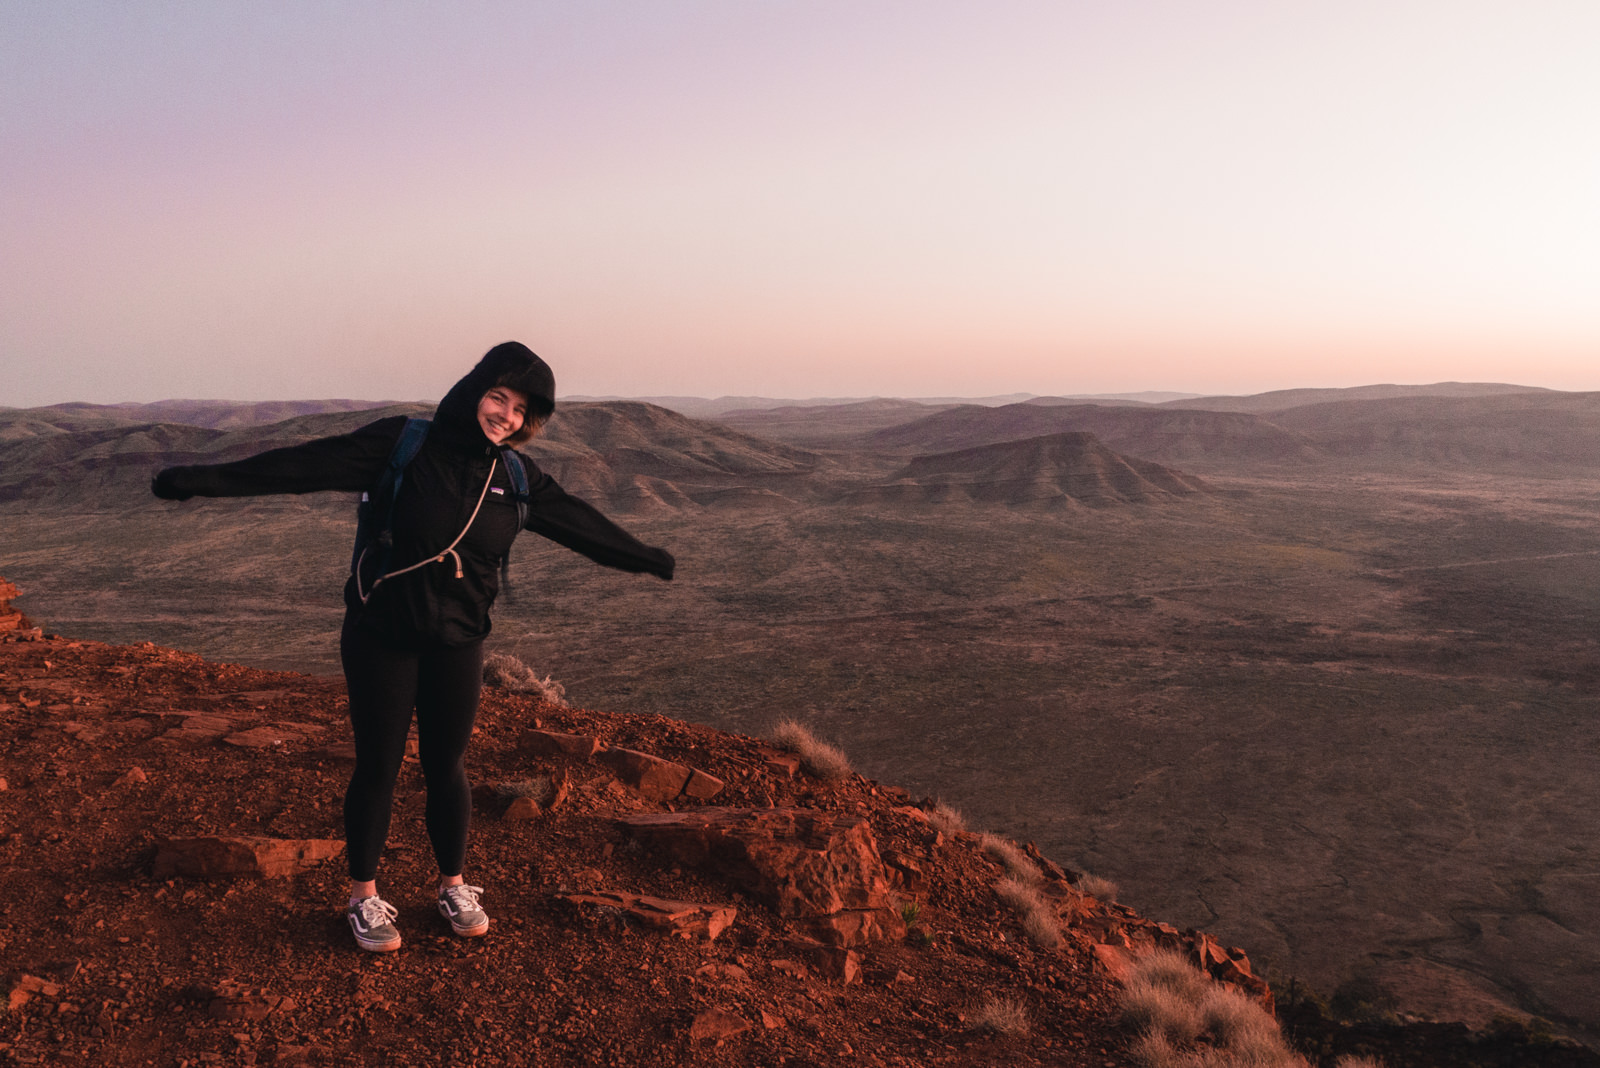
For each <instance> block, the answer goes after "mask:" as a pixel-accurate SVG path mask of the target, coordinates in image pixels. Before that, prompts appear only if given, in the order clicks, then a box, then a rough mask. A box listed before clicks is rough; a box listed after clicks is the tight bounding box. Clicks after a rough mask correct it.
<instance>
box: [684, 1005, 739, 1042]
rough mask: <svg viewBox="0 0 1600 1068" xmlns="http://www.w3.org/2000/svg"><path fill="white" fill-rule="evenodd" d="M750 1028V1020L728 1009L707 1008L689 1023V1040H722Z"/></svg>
mask: <svg viewBox="0 0 1600 1068" xmlns="http://www.w3.org/2000/svg"><path fill="white" fill-rule="evenodd" d="M748 1030H750V1021H749V1020H746V1019H745V1018H744V1017H743V1016H740V1015H739V1014H738V1013H736V1012H733V1011H732V1010H730V1009H707V1010H706V1011H705V1012H702V1013H701V1014H700V1015H698V1016H696V1017H695V1018H694V1022H693V1023H691V1024H690V1025H689V1041H691V1042H722V1041H723V1040H725V1039H729V1038H733V1037H734V1036H735V1035H742V1034H744V1033H745V1032H746V1031H748Z"/></svg>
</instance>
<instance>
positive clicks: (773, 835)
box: [618, 808, 893, 944]
mask: <svg viewBox="0 0 1600 1068" xmlns="http://www.w3.org/2000/svg"><path fill="white" fill-rule="evenodd" d="M618 822H619V823H620V824H621V825H622V827H623V829H624V830H625V831H626V832H627V833H628V834H630V835H631V836H633V837H634V838H636V839H638V840H639V841H641V842H643V843H644V844H645V845H647V846H650V847H651V848H652V849H655V850H656V851H657V852H660V853H663V854H665V855H667V856H668V857H670V858H671V859H672V860H674V861H675V862H677V863H681V864H685V865H688V866H692V867H703V868H707V869H710V870H713V871H716V872H717V873H719V874H720V875H722V876H723V877H724V878H727V879H729V880H730V881H732V882H734V883H735V884H737V885H739V886H741V887H743V888H744V889H746V890H748V891H750V892H751V893H753V894H755V895H757V896H758V897H760V898H761V899H763V900H764V901H766V902H767V903H769V904H770V905H771V906H772V907H773V908H774V909H775V910H776V911H777V912H778V913H779V915H782V916H787V917H791V918H807V919H814V918H821V917H831V916H836V915H839V914H841V913H845V912H856V911H867V910H871V911H881V912H883V913H886V914H889V915H888V916H886V917H885V919H884V920H883V921H882V922H881V923H880V924H861V923H850V924H843V925H840V926H842V927H843V928H844V929H843V931H841V932H836V933H834V934H833V935H832V936H831V937H830V940H832V939H838V940H839V944H853V943H854V942H855V941H856V940H865V939H866V938H870V937H871V936H872V935H873V934H876V933H878V932H881V931H883V930H884V929H885V927H886V926H892V924H893V920H892V914H893V909H892V907H891V905H892V902H891V901H890V897H889V876H888V872H887V870H886V869H885V867H884V864H883V861H882V859H881V858H880V857H879V856H878V847H877V843H876V842H875V841H874V839H873V836H872V828H871V826H870V825H869V824H868V823H867V821H866V820H864V819H862V818H860V817H858V816H843V815H836V814H832V813H826V812H814V811H808V810H803V809H750V808H710V809H696V810H693V811H690V812H669V813H659V814H641V815H637V816H624V817H622V818H621V819H620V820H619V821H618Z"/></svg>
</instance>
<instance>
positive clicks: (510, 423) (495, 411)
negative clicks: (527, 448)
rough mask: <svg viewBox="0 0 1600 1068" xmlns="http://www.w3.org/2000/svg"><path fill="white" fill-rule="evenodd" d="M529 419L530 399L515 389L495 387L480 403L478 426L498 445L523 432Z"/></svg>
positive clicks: (485, 435)
mask: <svg viewBox="0 0 1600 1068" xmlns="http://www.w3.org/2000/svg"><path fill="white" fill-rule="evenodd" d="M527 418H528V398H527V397H524V396H523V395H522V394H521V393H518V392H517V391H516V390H514V389H509V388H507V387H505V386H495V387H494V388H493V389H491V390H490V391H489V392H487V393H485V394H484V395H483V397H482V399H480V400H479V401H478V425H479V426H481V427H482V428H483V435H484V437H486V438H488V439H489V440H490V441H492V442H494V443H495V444H496V445H499V444H500V443H501V442H503V441H505V440H506V438H509V437H510V436H511V435H512V434H515V433H516V432H517V431H519V430H521V429H522V424H523V421H524V420H526V419H527Z"/></svg>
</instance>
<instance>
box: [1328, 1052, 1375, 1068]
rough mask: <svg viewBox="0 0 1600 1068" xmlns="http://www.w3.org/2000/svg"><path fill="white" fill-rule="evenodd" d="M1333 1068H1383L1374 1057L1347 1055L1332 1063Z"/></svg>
mask: <svg viewBox="0 0 1600 1068" xmlns="http://www.w3.org/2000/svg"><path fill="white" fill-rule="evenodd" d="M1334 1068H1383V1062H1382V1061H1380V1060H1379V1059H1378V1058H1376V1057H1358V1056H1356V1055H1355V1054H1353V1053H1347V1054H1345V1055H1344V1056H1343V1057H1340V1058H1339V1059H1338V1061H1336V1062H1335V1063H1334Z"/></svg>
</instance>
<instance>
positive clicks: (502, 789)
mask: <svg viewBox="0 0 1600 1068" xmlns="http://www.w3.org/2000/svg"><path fill="white" fill-rule="evenodd" d="M494 792H495V793H496V794H497V795H499V797H500V799H501V800H502V801H510V800H512V799H513V798H517V797H528V798H532V799H533V803H534V804H536V805H538V806H539V807H540V808H544V807H545V806H547V805H549V804H550V802H551V800H552V799H553V798H554V797H555V796H556V784H555V780H553V779H551V778H550V776H548V775H535V776H534V777H533V778H531V779H521V780H519V781H517V782H497V783H495V784H494Z"/></svg>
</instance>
